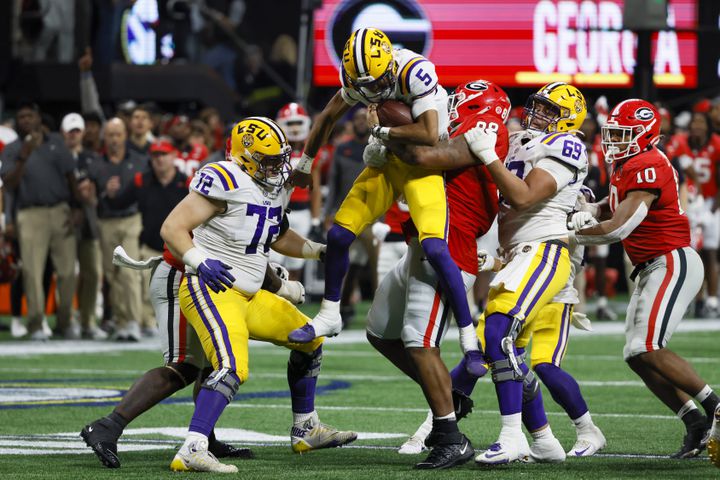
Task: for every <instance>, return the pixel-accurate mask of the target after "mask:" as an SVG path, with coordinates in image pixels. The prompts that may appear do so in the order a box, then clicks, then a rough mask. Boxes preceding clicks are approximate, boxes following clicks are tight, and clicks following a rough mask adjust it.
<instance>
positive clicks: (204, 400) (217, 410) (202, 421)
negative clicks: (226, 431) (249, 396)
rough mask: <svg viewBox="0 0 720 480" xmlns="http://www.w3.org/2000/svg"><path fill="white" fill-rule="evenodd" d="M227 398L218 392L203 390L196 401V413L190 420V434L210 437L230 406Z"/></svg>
mask: <svg viewBox="0 0 720 480" xmlns="http://www.w3.org/2000/svg"><path fill="white" fill-rule="evenodd" d="M228 403H229V402H228V400H227V397H225V395H223V394H222V393H220V392H218V391H216V390H208V389H207V388H201V389H200V393H198V396H197V400H196V401H195V412H194V413H193V416H192V420H190V428H189V431H190V432H195V433H200V434H202V435H203V436H204V437H205V438H207V437H208V436H209V435H210V432H212V430H213V428H214V427H215V424H216V423H217V421H218V418H220V415H222V412H223V410H225V407H226V406H227V404H228Z"/></svg>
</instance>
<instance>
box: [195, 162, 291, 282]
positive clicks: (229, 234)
mask: <svg viewBox="0 0 720 480" xmlns="http://www.w3.org/2000/svg"><path fill="white" fill-rule="evenodd" d="M190 189H191V190H192V191H194V192H197V193H198V194H200V195H203V196H205V197H208V198H213V199H216V200H223V201H225V202H226V203H227V210H226V211H225V212H224V213H221V214H218V215H216V216H214V217H212V218H211V219H210V220H208V221H207V222H205V223H203V224H202V225H200V226H199V227H197V228H196V229H195V230H193V243H194V244H195V246H196V247H197V248H199V249H200V250H202V251H203V252H205V253H206V254H207V255H208V257H210V258H214V259H217V260H222V261H223V262H225V263H226V264H228V265H230V266H231V267H232V270H230V273H231V274H232V275H233V276H234V277H235V284H234V288H235V289H236V290H239V291H241V292H244V293H247V294H250V295H252V294H254V293H255V292H257V291H258V290H260V287H261V286H262V283H263V280H264V279H265V270H266V268H267V263H268V255H269V251H270V244H272V243H273V242H274V241H275V240H277V237H278V235H279V234H280V226H281V223H282V218H283V215H284V213H285V208H286V207H287V203H288V197H289V193H288V191H287V190H286V189H285V188H282V189H280V192H279V193H277V194H276V193H273V192H268V191H267V190H265V189H264V188H263V187H261V186H260V185H258V184H257V183H256V182H255V181H254V180H253V179H252V178H251V177H250V175H248V174H247V173H245V171H243V169H242V167H240V166H239V165H238V164H236V163H234V162H227V161H222V162H217V163H210V164H208V165H205V166H204V167H203V168H202V169H201V170H199V171H198V172H197V173H196V174H195V178H194V179H193V181H192V184H191V185H190ZM190 273H193V272H192V271H191V272H190Z"/></svg>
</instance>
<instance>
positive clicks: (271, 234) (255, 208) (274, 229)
mask: <svg viewBox="0 0 720 480" xmlns="http://www.w3.org/2000/svg"><path fill="white" fill-rule="evenodd" d="M281 214H282V208H281V207H271V208H268V207H266V206H264V205H254V204H252V203H249V204H248V206H247V213H246V215H247V216H248V217H252V216H253V215H257V216H258V222H257V226H256V227H255V234H254V235H253V238H252V240H251V241H250V244H249V245H248V246H247V247H245V253H246V254H253V253H257V249H258V245H259V244H260V237H262V234H263V231H264V230H265V219H266V218H274V219H276V220H277V221H278V223H277V225H271V226H270V228H268V230H267V235H266V236H265V243H264V244H263V251H264V252H265V253H267V252H269V251H270V244H271V243H272V242H273V241H274V240H275V235H277V234H278V233H280V215H281Z"/></svg>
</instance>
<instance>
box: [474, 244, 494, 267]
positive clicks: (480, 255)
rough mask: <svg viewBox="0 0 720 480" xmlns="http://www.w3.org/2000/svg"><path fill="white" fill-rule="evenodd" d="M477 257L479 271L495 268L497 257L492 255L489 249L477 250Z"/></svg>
mask: <svg viewBox="0 0 720 480" xmlns="http://www.w3.org/2000/svg"><path fill="white" fill-rule="evenodd" d="M477 259H478V273H480V272H492V271H493V270H495V262H496V260H495V257H493V256H492V255H490V253H488V251H487V250H482V249H480V250H478V251H477Z"/></svg>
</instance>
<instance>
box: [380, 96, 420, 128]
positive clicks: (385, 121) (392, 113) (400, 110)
mask: <svg viewBox="0 0 720 480" xmlns="http://www.w3.org/2000/svg"><path fill="white" fill-rule="evenodd" d="M377 114H378V119H379V120H380V125H382V126H383V127H399V126H401V125H409V124H411V123H413V121H414V120H413V117H412V112H411V111H410V107H408V106H407V105H406V104H404V103H403V102H399V101H397V100H385V101H384V102H382V103H381V104H380V105H379V106H378V109H377Z"/></svg>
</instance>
